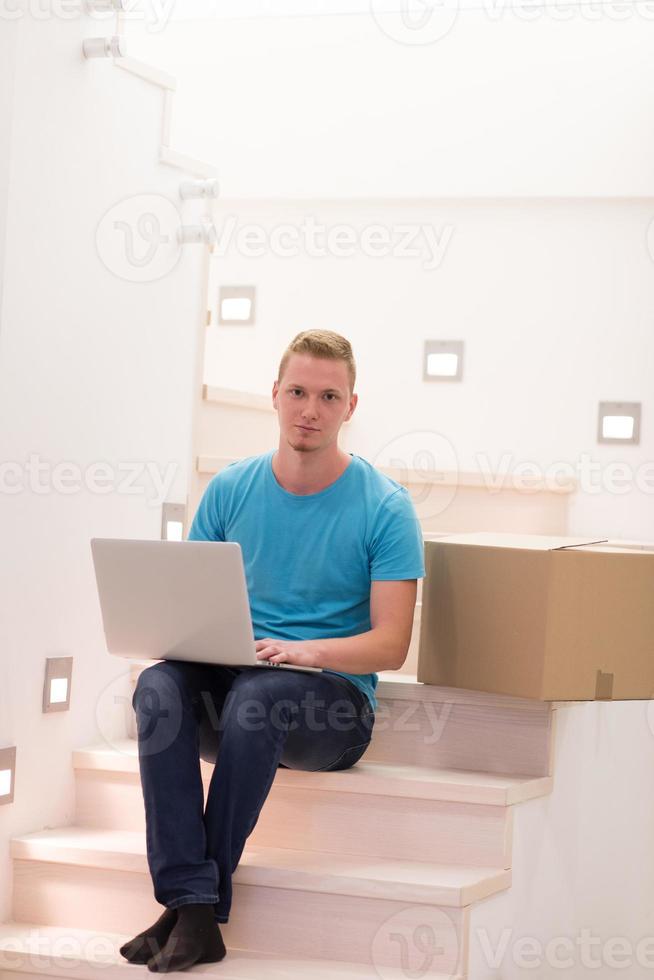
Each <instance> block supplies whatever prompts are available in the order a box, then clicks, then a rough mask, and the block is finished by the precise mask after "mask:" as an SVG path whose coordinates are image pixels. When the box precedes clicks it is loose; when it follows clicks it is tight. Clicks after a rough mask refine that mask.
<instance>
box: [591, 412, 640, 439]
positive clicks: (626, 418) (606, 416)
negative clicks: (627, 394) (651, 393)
mask: <svg viewBox="0 0 654 980" xmlns="http://www.w3.org/2000/svg"><path fill="white" fill-rule="evenodd" d="M640 410H641V403H640V402H600V405H599V418H598V423H597V441H598V442H612V443H618V442H620V443H623V444H626V445H638V443H639V442H640Z"/></svg>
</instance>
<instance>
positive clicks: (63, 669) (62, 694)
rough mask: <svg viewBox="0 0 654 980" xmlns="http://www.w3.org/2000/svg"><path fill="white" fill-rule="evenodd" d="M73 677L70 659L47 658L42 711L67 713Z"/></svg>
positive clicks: (71, 659) (71, 660)
mask: <svg viewBox="0 0 654 980" xmlns="http://www.w3.org/2000/svg"><path fill="white" fill-rule="evenodd" d="M72 677H73V658H72V657H47V659H46V661H45V680H44V682H43V711H44V712H50V711H68V709H69V708H70V687H71V681H72Z"/></svg>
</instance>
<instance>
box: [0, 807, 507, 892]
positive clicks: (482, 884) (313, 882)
mask: <svg viewBox="0 0 654 980" xmlns="http://www.w3.org/2000/svg"><path fill="white" fill-rule="evenodd" d="M11 855H12V857H14V858H16V859H23V860H35V861H50V862H56V863H63V864H73V865H79V866H85V867H99V868H109V869H113V870H117V871H136V872H145V873H147V871H148V866H147V859H146V847H145V834H144V833H141V832H138V831H127V830H97V829H90V828H86V827H76V826H66V827H58V828H50V829H46V830H40V831H36V832H35V833H31V834H25V835H22V836H20V837H14V838H12V840H11ZM234 881H235V882H237V883H239V884H245V885H260V886H268V887H276V888H292V889H301V890H307V891H314V892H330V893H336V894H342V895H357V896H365V897H373V898H393V899H395V900H400V901H401V900H405V901H416V902H420V901H423V902H425V903H428V904H436V905H447V906H453V907H461V906H465V905H469V904H471V903H472V902H473V901H478V900H479V899H481V898H485V897H486V896H488V895H492V894H495V893H496V892H498V891H501V890H503V889H505V888H508V887H509V885H510V883H511V872H510V871H509V870H506V869H504V868H487V867H469V866H464V865H443V864H434V863H432V862H428V861H406V860H398V859H395V858H394V859H390V858H384V859H383V860H379V859H378V858H377V859H376V858H374V857H369V856H366V855H347V854H334V853H329V852H323V851H305V850H299V849H297V850H296V849H293V848H286V847H267V846H266V847H264V846H261V845H258V844H246V847H245V850H244V852H243V855H242V857H241V861H240V864H239V866H238V868H237V869H236V872H235V874H234Z"/></svg>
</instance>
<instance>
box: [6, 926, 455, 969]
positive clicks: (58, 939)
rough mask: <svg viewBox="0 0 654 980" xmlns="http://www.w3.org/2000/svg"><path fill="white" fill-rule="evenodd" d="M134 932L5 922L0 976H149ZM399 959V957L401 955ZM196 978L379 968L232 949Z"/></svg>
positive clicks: (195, 967) (209, 964)
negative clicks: (130, 952) (137, 958)
mask: <svg viewBox="0 0 654 980" xmlns="http://www.w3.org/2000/svg"><path fill="white" fill-rule="evenodd" d="M130 938H131V935H128V934H127V933H124V934H123V933H112V932H102V931H99V930H92V931H91V930H87V929H71V928H69V927H65V928H62V927H56V926H43V925H38V924H35V923H19V922H8V923H6V924H4V925H0V976H1V977H2V978H3V980H13V978H14V977H25V975H26V974H29V975H30V977H31V978H32V980H33V978H34V977H35V976H36V977H68V978H76V980H98V977H103V978H104V980H125V978H126V976H127V975H129V976H130V977H132V976H133V977H137V974H138V977H137V980H146V978H150V977H152V973H151V972H150V971H149V970H148V968H147V966H146V965H142V966H141V965H138V964H133V963H127V961H126V960H125V959H124V958H123V957H122V956H121V955H120V952H119V950H120V947H121V946H122V945H123V943H125V942H126V941H127V940H128V939H130ZM398 958H399V957H398ZM192 973H193V976H197V975H200V976H202V977H212V978H213V977H215V978H216V980H379V977H380V974H379V973H378V972H377V971H376V970H375V968H374V967H372V966H368V965H365V964H360V963H343V962H338V961H333V962H331V963H330V962H325V961H322V960H315V959H295V958H291V957H289V956H284V955H275V954H267V953H253V952H248V951H247V950H242V949H229V948H228V950H227V956H226V957H225V959H224V960H222V961H221V962H220V963H206V964H198V965H196V966H194V967H193V969H192ZM422 975H423V976H425V977H428V978H429V980H464V978H463V976H462V975H461V974H457V976H453V975H451V974H447V975H446V974H444V973H440V974H436V973H431V972H429V973H428V974H425V973H423V974H422ZM383 977H384V980H406V977H407V972H406V969H405V968H402V967H397V968H396V967H393V966H385V967H384V969H383Z"/></svg>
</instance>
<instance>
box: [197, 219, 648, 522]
mask: <svg viewBox="0 0 654 980" xmlns="http://www.w3.org/2000/svg"><path fill="white" fill-rule="evenodd" d="M653 215H654V205H653V204H652V203H651V202H649V201H637V200H634V201H623V202H618V201H615V200H610V201H596V202H591V201H581V200H577V201H562V200H557V201H530V200H522V201H508V200H485V201H474V202H473V201H467V202H464V201H459V202H453V201H447V200H442V201H439V202H434V201H432V202H424V203H422V204H416V203H411V204H408V203H401V202H397V201H395V202H390V201H383V202H382V201H380V202H378V203H372V202H371V203H362V202H349V203H344V202H341V203H322V204H313V205H312V204H310V203H307V204H304V205H303V204H302V203H295V204H293V203H285V204H282V203H277V204H275V203H274V202H271V203H269V204H267V205H263V204H248V203H247V202H224V203H222V204H220V205H219V207H218V208H217V210H216V216H217V229H218V233H219V243H218V248H217V251H216V253H215V254H214V263H213V271H214V279H213V284H212V301H213V302H214V305H215V303H216V302H217V290H218V286H219V285H220V283H230V282H234V283H239V282H241V283H249V282H253V283H256V285H257V290H258V292H257V323H256V325H255V326H253V327H218V326H214V327H211V328H210V329H209V331H208V344H207V365H206V369H205V380H206V381H207V382H208V383H210V384H215V385H221V386H225V387H232V388H242V389H244V390H251V391H255V392H260V393H263V394H266V393H268V392H269V391H270V389H271V387H272V380H273V378H274V377H275V375H276V370H277V365H278V362H279V355H280V352H281V350H283V347H284V346H285V344H286V343H287V342H288V340H289V339H290V338H291V337H292V336H293V335H294V334H295V333H296V332H298V331H300V330H303V329H307V328H309V327H322V328H331V329H336V330H339V331H341V332H343V333H344V334H345V335H346V336H348V337H349V338H350V339H351V341H352V343H353V346H354V351H355V356H356V358H357V361H358V370H359V373H358V385H357V386H358V392H359V398H360V401H359V405H358V407H357V410H356V412H355V415H354V416H353V419H352V422H351V423H350V433H349V436H348V439H349V445H350V446H351V447H353V446H356V451H357V452H359V453H360V454H361V455H363V456H366V458H368V459H371V460H376V461H378V462H379V463H380V464H390V460H391V458H396V459H397V458H399V459H403V460H404V463H405V465H407V466H409V467H411V466H412V465H416V466H418V465H419V464H420V456H419V452H420V449H421V447H422V448H424V449H427V450H432V449H434V450H437V451H439V452H440V451H442V453H443V455H442V457H439V458H438V459H437V466H443V468H445V469H449V468H451V467H452V466H453V465H454V466H458V468H459V470H460V471H466V472H470V471H472V472H476V473H479V474H482V475H483V474H493V473H496V472H502V470H503V468H505V472H506V477H507V484H508V485H510V481H511V480H512V479H513V478H516V479H517V478H518V477H519V475H520V467H521V466H522V465H524V464H529V463H532V464H535V466H536V468H537V470H538V471H540V472H542V473H547V472H548V471H549V472H552V473H553V474H554V473H560V474H561V475H563V474H564V472H565V470H564V469H562V468H561V467H567V469H568V472H569V473H570V474H574V475H576V476H577V477H579V478H580V479H581V480H582V481H583V483H582V487H581V489H580V491H579V492H578V493H577V494H576V495H575V497H574V498H573V500H572V507H571V518H570V528H569V530H570V533H572V534H582V535H586V534H588V535H592V536H595V535H597V536H599V537H606V536H609V537H622V538H645V539H648V540H652V539H654V507H653V506H652V502H653V500H654V496H653V495H654V467H652V465H651V463H650V465H649V468H647V464H648V461H651V460H652V459H654V427H653V426H654V403H653V402H652V398H651V395H652V385H651V379H652V377H654V334H653V333H652V328H651V322H652V315H653V311H654V262H653V261H652V258H651V257H650V255H649V252H648V250H647V247H646V232H647V226H648V223H649V221H650V220H651V218H652V216H653ZM307 218H312V219H313V221H314V222H315V223H316V224H321V225H323V226H324V227H325V228H326V229H331V230H332V231H333V230H334V229H335V228H336V227H337V226H339V225H340V226H346V227H349V228H352V229H353V230H354V233H355V234H356V236H357V242H358V244H357V245H356V247H354V249H353V251H354V254H353V255H351V256H350V257H345V256H336V255H335V254H333V251H332V254H327V252H328V250H327V249H325V254H314V255H313V256H311V255H307V254H306V248H305V244H304V242H305V239H304V238H302V236H301V235H300V236H298V243H299V244H298V247H297V256H296V257H294V258H291V257H286V258H285V257H282V256H281V255H279V254H271V251H272V246H271V243H272V242H273V240H274V237H273V236H274V233H275V229H277V231H279V229H280V228H282V227H283V226H285V225H286V226H288V228H289V234H290V231H291V230H293V229H296V230H297V229H302V227H303V225H304V223H305V222H306V220H307ZM373 224H379V225H382V226H383V227H384V228H386V229H388V230H389V234H390V235H391V237H392V240H395V241H399V234H400V232H399V229H400V228H402V227H404V226H412V227H414V228H416V229H420V227H421V226H422V225H428V226H431V227H432V228H433V229H434V232H435V235H436V238H439V239H440V240H441V241H445V238H444V237H443V236H444V232H445V231H446V229H448V228H449V229H450V237H449V239H448V243H447V247H446V249H445V252H444V255H443V257H442V261H441V262H440V265H439V266H438V267H437V268H435V269H428V268H425V263H428V262H429V256H430V252H429V249H428V248H427V246H426V240H425V238H424V235H423V233H422V232H421V233H420V234H419V235H418V237H417V239H416V242H415V243H414V246H413V247H415V248H416V249H417V251H418V254H416V255H415V256H413V257H406V258H393V257H380V258H375V257H370V256H368V255H365V254H361V242H362V234H363V230H364V229H365V228H366V227H368V228H369V227H370V226H371V225H373ZM248 227H249V228H251V229H254V228H258V227H260V228H262V229H263V233H262V234H263V239H262V241H264V247H263V248H262V253H263V254H262V255H261V256H260V257H250V256H249V255H248V254H243V251H244V248H243V247H242V246H239V234H242V232H243V230H244V229H246V228H248ZM230 229H231V237H229V232H230ZM243 240H244V239H243ZM286 241H290V239H288V238H287V239H285V240H284V243H285V242H286ZM223 253H224V254H223ZM428 338H434V339H463V340H464V341H465V345H466V347H465V369H464V380H463V382H462V383H450V382H447V383H440V384H439V383H433V382H424V381H423V380H422V347H423V341H424V340H425V339H428ZM600 400H610V401H620V400H624V401H642V403H643V420H642V434H641V443H640V445H638V446H618V447H617V448H616V447H615V446H612V445H599V444H597V441H596V433H597V411H598V403H599V401H600ZM412 433H421V435H418V436H415V435H412ZM616 463H624V464H626V465H627V467H628V470H627V478H628V479H627V481H625V480H624V479H621V480H620V481H619V480H618V477H619V476H620V472H619V471H618V469H617V467H616V466H615V465H614V464H616ZM592 466H594V467H595V471H593V470H592V469H591V467H592ZM637 478H640V479H641V480H642V481H645V480H647V482H646V483H645V482H643V489H642V490H639V489H638V486H637V484H636V480H637ZM622 486H628V487H631V490H630V492H629V493H628V494H626V495H625V494H623V493H622V492H621V489H620V488H621V487H622ZM616 490H617V492H615V491H616ZM471 530H473V528H471Z"/></svg>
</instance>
